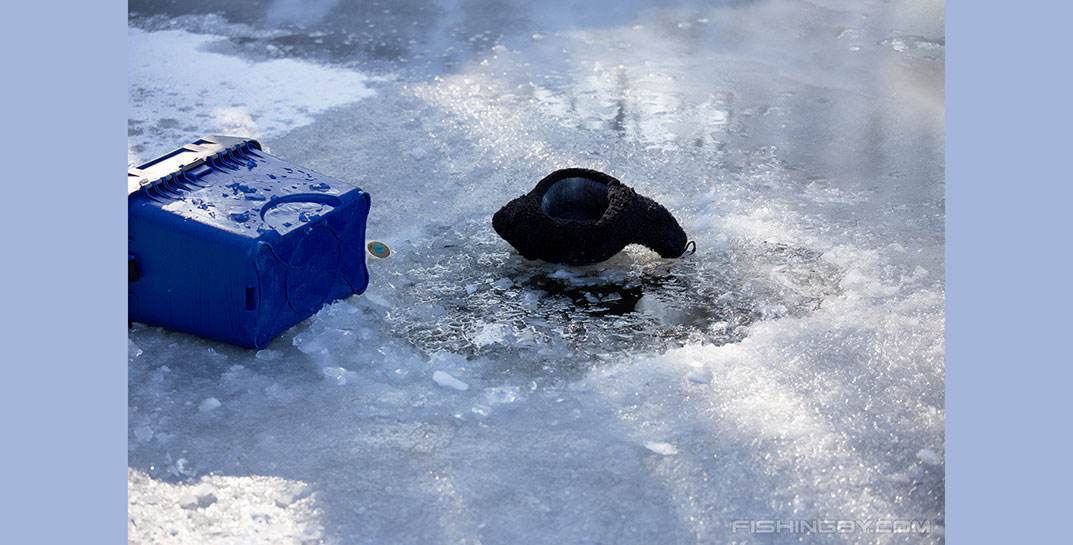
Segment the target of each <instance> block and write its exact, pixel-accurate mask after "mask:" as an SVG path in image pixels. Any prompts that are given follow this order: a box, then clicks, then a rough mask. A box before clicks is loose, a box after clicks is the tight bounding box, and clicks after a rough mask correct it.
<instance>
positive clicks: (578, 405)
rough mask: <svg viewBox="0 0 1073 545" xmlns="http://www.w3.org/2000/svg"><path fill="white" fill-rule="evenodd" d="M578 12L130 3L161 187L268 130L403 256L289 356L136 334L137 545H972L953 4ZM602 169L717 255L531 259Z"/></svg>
mask: <svg viewBox="0 0 1073 545" xmlns="http://www.w3.org/2000/svg"><path fill="white" fill-rule="evenodd" d="M561 4H562V5H560V2H522V1H517V0H500V1H496V0H481V1H466V0H443V1H439V2H431V3H425V2H416V1H410V0H406V1H398V2H386V1H385V2H361V3H359V5H350V3H346V2H336V1H331V0H317V1H314V2H298V1H271V2H264V1H260V0H246V1H242V2H204V1H189V2H171V1H148V2H147V1H135V0H132V1H131V3H130V6H131V7H130V9H131V17H130V33H129V44H130V56H129V69H130V124H129V150H128V154H129V161H130V162H131V163H132V164H133V163H137V162H140V161H141V160H147V159H151V158H153V157H155V156H156V155H158V154H160V153H163V152H166V151H169V150H170V149H173V148H174V147H176V146H177V145H179V144H181V143H184V142H186V141H189V140H190V139H192V138H195V137H197V136H199V135H201V134H207V133H224V134H236V135H248V136H252V137H255V138H258V139H260V141H261V142H262V143H263V144H264V145H265V146H266V147H267V148H268V149H269V151H270V152H271V153H273V154H275V155H278V156H280V157H283V158H285V159H288V160H290V161H292V162H294V163H297V164H300V165H303V166H308V167H310V168H313V169H315V170H318V171H320V172H323V173H325V174H329V175H331V176H335V177H337V178H340V179H343V180H347V181H351V182H353V183H354V184H355V185H358V186H360V187H361V188H363V189H365V190H366V191H368V192H369V193H370V194H371V195H372V198H373V210H372V215H371V217H370V220H369V236H370V238H376V239H379V240H383V241H385V242H387V243H388V244H389V245H390V246H391V248H392V250H393V254H392V256H391V257H390V258H388V259H386V260H370V261H371V262H370V275H371V283H370V287H369V290H368V291H367V292H366V294H365V295H362V296H356V297H352V298H350V299H348V300H345V301H341V302H338V303H336V304H334V305H331V306H329V307H326V308H324V309H323V310H322V311H321V312H320V313H318V314H317V315H316V316H314V317H313V318H311V319H310V320H308V321H306V322H304V323H302V324H300V325H299V326H297V327H295V328H293V329H292V330H290V331H288V332H286V333H285V334H284V335H283V336H282V337H280V338H279V339H277V340H276V341H275V342H274V343H273V344H272V345H271V346H270V347H269V348H267V349H265V350H261V351H259V352H254V351H245V350H240V349H236V348H232V347H229V346H226V345H221V344H217V343H212V342H207V341H203V340H200V339H196V338H193V337H190V336H186V335H182V334H177V333H171V332H166V331H162V330H160V329H157V328H151V327H146V326H142V325H138V324H135V326H134V328H133V329H132V330H131V332H130V354H129V394H130V401H129V404H130V405H129V439H128V444H129V492H130V501H129V516H130V522H129V531H130V539H131V542H133V543H160V542H167V543H243V544H245V543H273V544H275V543H328V544H365V543H369V544H374V543H376V544H379V543H393V544H405V543H414V544H427V543H483V544H515V543H534V544H544V543H547V544H555V545H561V544H564V543H570V544H574V543H591V544H639V545H640V544H645V545H648V544H657V543H731V542H733V543H798V542H801V541H802V540H803V541H804V542H808V543H942V542H943V541H944V537H943V524H944V510H943V497H944V480H943V473H944V460H943V441H944V428H943V419H944V416H943V415H944V410H943V356H944V343H943V299H944V287H943V218H944V214H943V177H944V171H943V152H944V147H943V139H944V126H943V111H944V109H943V76H944V64H943V56H944V43H945V42H944V35H943V26H942V25H943V13H942V3H941V2H938V1H932V0H917V1H878V0H866V1H861V2H836V1H833V0H814V1H811V2H805V1H792V0H756V1H748V0H739V1H726V2H714V3H713V2H684V1H664V2H634V1H621V2H609V1H600V2H589V3H587V4H586V7H584V8H581V9H580V10H578V9H576V8H575V9H574V10H571V9H568V6H567V5H566V3H561ZM568 166H582V167H589V168H596V169H600V170H604V171H606V172H609V173H611V174H612V175H614V176H616V177H618V178H619V179H621V180H622V181H623V182H625V183H626V184H628V185H631V186H633V187H634V188H635V189H637V191H638V192H639V193H641V194H643V195H647V196H650V197H652V198H655V199H656V200H658V201H660V202H661V203H663V204H664V205H665V206H667V207H668V208H669V209H670V210H672V211H673V212H674V213H675V215H676V216H677V217H678V219H679V221H680V223H681V224H682V226H683V227H684V228H685V230H686V232H687V233H688V234H689V236H690V238H691V239H694V240H696V241H697V245H698V251H697V253H696V254H695V255H693V256H691V257H688V258H686V259H683V260H678V261H673V260H672V261H665V260H660V259H659V258H658V256H656V255H655V254H653V253H651V252H648V251H647V250H644V249H643V248H639V247H631V248H629V249H628V250H627V251H626V252H624V253H623V254H620V255H619V256H617V257H616V258H615V259H613V260H612V261H610V262H608V263H606V264H603V265H601V266H593V267H562V266H553V265H545V264H539V263H532V262H526V261H525V260H524V259H522V258H520V257H519V256H518V255H517V254H516V253H515V252H514V251H513V249H512V248H510V247H509V246H508V245H507V243H506V242H504V241H502V240H501V239H499V238H498V237H497V236H496V235H495V233H494V232H493V231H492V228H491V215H492V213H493V212H495V210H497V209H498V208H499V207H500V206H502V205H503V204H504V203H506V202H507V201H508V200H509V199H511V198H513V197H516V196H518V195H520V194H522V193H525V192H526V191H528V190H529V189H531V188H532V186H533V185H534V184H535V183H536V181H537V180H539V179H540V178H542V177H543V176H544V175H546V174H547V173H549V172H551V171H552V170H555V169H557V168H562V167H568ZM742 520H745V521H749V520H752V521H773V520H778V521H801V520H804V521H815V520H821V521H839V520H841V521H846V520H852V521H860V522H861V523H863V524H868V521H873V522H874V521H915V522H921V523H922V524H923V525H924V526H926V528H927V532H926V533H919V532H912V533H899V534H889V533H883V532H880V533H875V532H865V531H857V532H853V533H826V534H814V535H809V536H802V535H797V534H793V533H790V532H783V533H778V534H765V533H750V532H748V531H747V530H742V529H741V528H740V523H739V527H736V526H735V522H734V521H742ZM735 530H737V531H735Z"/></svg>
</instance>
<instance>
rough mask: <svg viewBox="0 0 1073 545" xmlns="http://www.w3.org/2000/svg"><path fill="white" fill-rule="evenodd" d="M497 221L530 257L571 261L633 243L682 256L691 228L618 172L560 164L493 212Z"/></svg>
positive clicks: (591, 259) (586, 260) (601, 256)
mask: <svg viewBox="0 0 1073 545" xmlns="http://www.w3.org/2000/svg"><path fill="white" fill-rule="evenodd" d="M492 227H493V228H495V230H496V233H499V236H501V237H503V239H504V240H506V241H507V242H509V243H510V244H511V246H514V248H515V249H517V250H518V252H519V253H520V254H522V256H523V257H525V258H526V259H540V260H543V261H548V262H551V263H562V264H566V265H591V264H593V263H599V262H601V261H605V260H607V259H609V258H611V256H613V255H615V254H617V253H619V252H620V251H622V249H623V248H625V247H626V245H628V244H642V245H644V246H647V247H648V248H651V249H652V250H654V251H655V252H656V253H658V254H659V255H660V256H661V257H665V258H669V257H680V256H681V255H682V254H683V253H685V251H686V245H687V241H686V234H685V231H683V230H682V228H681V227H680V226H679V225H678V222H677V221H676V220H675V219H674V216H672V215H671V213H670V212H668V211H667V209H666V208H664V207H662V206H660V204H659V203H657V202H656V201H653V200H652V199H649V198H648V197H642V196H641V195H638V194H637V192H635V191H634V190H633V189H631V188H630V187H628V186H626V185H625V184H623V183H622V182H620V181H618V180H617V179H616V178H614V177H613V176H609V175H607V174H604V173H602V172H598V171H595V170H589V169H584V168H566V169H562V170H556V171H555V172H552V173H551V174H549V175H548V176H546V177H545V178H544V179H543V180H540V182H539V183H537V185H536V187H534V188H533V190H532V191H530V192H529V193H527V194H525V195H522V196H521V197H518V198H517V199H514V200H512V201H510V202H509V203H507V205H506V206H504V207H503V208H501V209H499V211H498V212H496V213H495V215H494V216H492Z"/></svg>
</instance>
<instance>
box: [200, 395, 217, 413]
mask: <svg viewBox="0 0 1073 545" xmlns="http://www.w3.org/2000/svg"><path fill="white" fill-rule="evenodd" d="M220 405H223V404H222V403H220V400H219V399H216V398H215V397H206V398H205V399H203V400H202V401H201V403H199V404H198V406H197V410H199V411H201V412H203V413H207V412H210V411H214V410H216V409H218V408H219V407H220Z"/></svg>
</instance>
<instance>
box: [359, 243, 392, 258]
mask: <svg viewBox="0 0 1073 545" xmlns="http://www.w3.org/2000/svg"><path fill="white" fill-rule="evenodd" d="M365 247H366V248H367V249H368V250H369V253H370V254H373V257H378V258H380V259H384V258H385V257H387V256H389V255H391V248H388V247H387V244H384V243H383V242H380V241H379V240H370V241H369V243H368V244H366V245H365Z"/></svg>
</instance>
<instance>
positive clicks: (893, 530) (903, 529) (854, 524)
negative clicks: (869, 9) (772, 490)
mask: <svg viewBox="0 0 1073 545" xmlns="http://www.w3.org/2000/svg"><path fill="white" fill-rule="evenodd" d="M731 528H732V529H733V532H734V533H749V534H855V533H862V534H926V533H928V521H926V520H774V519H771V520H735V521H732V522H731Z"/></svg>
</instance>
